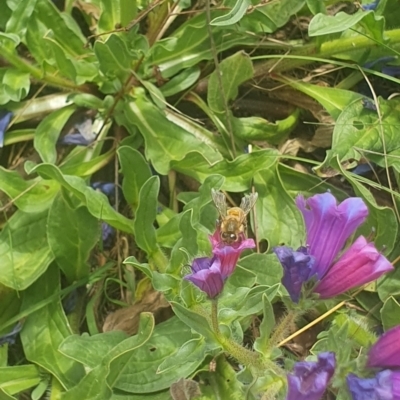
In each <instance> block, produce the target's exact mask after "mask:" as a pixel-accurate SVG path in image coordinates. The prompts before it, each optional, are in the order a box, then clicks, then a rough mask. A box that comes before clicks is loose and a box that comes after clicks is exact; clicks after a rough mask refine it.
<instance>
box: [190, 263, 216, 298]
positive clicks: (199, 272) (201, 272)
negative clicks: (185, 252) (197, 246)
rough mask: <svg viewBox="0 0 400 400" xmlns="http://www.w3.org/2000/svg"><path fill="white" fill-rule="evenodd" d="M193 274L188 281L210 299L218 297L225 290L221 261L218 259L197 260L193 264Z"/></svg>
mask: <svg viewBox="0 0 400 400" xmlns="http://www.w3.org/2000/svg"><path fill="white" fill-rule="evenodd" d="M191 268H192V273H191V274H189V275H186V276H185V277H184V278H183V279H186V280H188V281H190V282H192V283H193V284H194V285H196V286H197V287H198V288H199V289H200V290H202V291H203V292H205V293H207V295H208V297H209V298H210V299H213V298H215V297H217V296H218V295H219V294H220V293H221V292H222V289H223V288H224V278H223V276H222V273H221V261H220V260H219V258H218V257H213V258H208V257H201V258H195V259H194V260H193V263H192V266H191Z"/></svg>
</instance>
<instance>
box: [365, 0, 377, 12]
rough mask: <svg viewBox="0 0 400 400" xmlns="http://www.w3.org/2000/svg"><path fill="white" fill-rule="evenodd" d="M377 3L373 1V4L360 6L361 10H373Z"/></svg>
mask: <svg viewBox="0 0 400 400" xmlns="http://www.w3.org/2000/svg"><path fill="white" fill-rule="evenodd" d="M378 3H379V0H375V1H374V2H372V3H369V4H362V5H361V8H362V9H363V10H364V11H369V10H375V9H376V7H377V6H378Z"/></svg>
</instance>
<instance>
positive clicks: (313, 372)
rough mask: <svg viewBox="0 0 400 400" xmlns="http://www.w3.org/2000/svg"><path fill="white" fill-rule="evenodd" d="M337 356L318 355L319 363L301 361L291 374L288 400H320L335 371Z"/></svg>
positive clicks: (289, 376)
mask: <svg viewBox="0 0 400 400" xmlns="http://www.w3.org/2000/svg"><path fill="white" fill-rule="evenodd" d="M335 366H336V359H335V354H334V353H330V352H326V353H320V354H318V361H316V362H315V361H301V362H298V363H296V364H295V366H294V371H293V374H289V375H288V377H287V380H288V394H287V397H286V400H320V399H321V398H322V396H323V394H324V392H325V390H326V388H327V386H328V383H329V380H330V379H331V378H332V375H333V373H334V371H335Z"/></svg>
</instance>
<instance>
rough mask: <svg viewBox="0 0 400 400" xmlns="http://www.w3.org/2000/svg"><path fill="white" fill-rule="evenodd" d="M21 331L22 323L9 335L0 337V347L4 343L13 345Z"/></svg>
mask: <svg viewBox="0 0 400 400" xmlns="http://www.w3.org/2000/svg"><path fill="white" fill-rule="evenodd" d="M21 329H22V323H21V322H18V323H17V324H16V325H15V326H14V328H13V329H12V331H11V332H10V333H7V334H5V335H3V336H1V337H0V346H2V345H3V344H5V343H8V344H14V343H15V340H16V338H17V335H18V333H19V332H20V331H21Z"/></svg>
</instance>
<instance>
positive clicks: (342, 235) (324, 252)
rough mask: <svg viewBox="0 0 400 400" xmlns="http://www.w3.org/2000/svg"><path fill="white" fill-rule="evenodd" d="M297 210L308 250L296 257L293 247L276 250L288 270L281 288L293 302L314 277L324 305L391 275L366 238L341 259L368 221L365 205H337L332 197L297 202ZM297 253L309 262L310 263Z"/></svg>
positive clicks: (357, 202) (356, 200) (359, 201)
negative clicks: (352, 239) (346, 292)
mask: <svg viewBox="0 0 400 400" xmlns="http://www.w3.org/2000/svg"><path fill="white" fill-rule="evenodd" d="M296 204H297V206H298V208H299V209H300V211H301V212H302V214H303V217H304V220H305V225H306V231H307V247H306V248H304V247H302V248H300V249H298V250H297V252H295V251H294V250H293V249H291V248H289V247H286V248H285V249H284V250H282V251H281V250H279V247H278V248H275V249H274V251H275V254H276V255H277V256H278V258H279V261H280V262H281V264H282V266H283V269H284V276H283V278H282V284H283V285H284V286H285V287H286V289H287V290H288V292H289V294H290V296H291V298H292V300H293V301H295V302H296V299H297V301H298V299H299V295H300V292H301V287H302V285H303V284H304V283H305V282H308V281H309V280H310V279H311V278H312V277H314V276H315V277H316V279H317V281H318V283H317V285H316V287H315V288H314V291H315V292H316V293H319V295H320V297H321V298H325V299H326V298H330V297H334V296H336V295H339V294H341V293H344V292H345V291H347V290H349V289H352V288H353V287H356V286H359V285H362V284H365V283H368V282H371V281H373V280H375V279H377V278H379V277H380V276H381V275H382V274H384V273H386V272H388V271H391V270H393V266H392V264H391V263H390V262H389V261H388V260H387V259H386V258H385V257H384V256H382V255H381V254H380V253H379V252H378V251H377V249H376V248H375V246H374V244H373V243H367V241H366V239H365V238H364V237H363V236H360V237H359V238H358V239H357V240H356V241H355V242H354V243H353V244H352V245H351V246H350V248H349V249H348V250H347V251H345V252H344V253H343V254H342V255H341V256H340V257H339V258H338V255H339V252H340V251H341V250H342V248H343V246H344V245H345V243H346V241H347V240H348V238H349V237H350V236H351V235H352V234H353V233H354V231H355V230H356V229H357V228H358V227H359V226H360V224H362V223H363V222H364V221H365V218H366V217H367V215H368V209H367V207H366V205H365V204H364V202H363V201H362V199H360V198H357V197H351V198H348V199H346V200H344V201H343V202H342V203H340V204H339V205H338V204H337V202H336V199H335V197H333V195H332V194H330V193H323V194H317V195H315V196H313V197H311V198H309V199H308V200H305V199H304V197H303V196H298V197H297V199H296ZM299 252H301V253H303V255H304V256H309V257H310V259H309V261H308V262H307V263H305V258H304V257H301V255H299ZM291 257H292V258H291ZM306 264H307V265H306ZM306 270H309V273H308V275H307V272H306Z"/></svg>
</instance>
